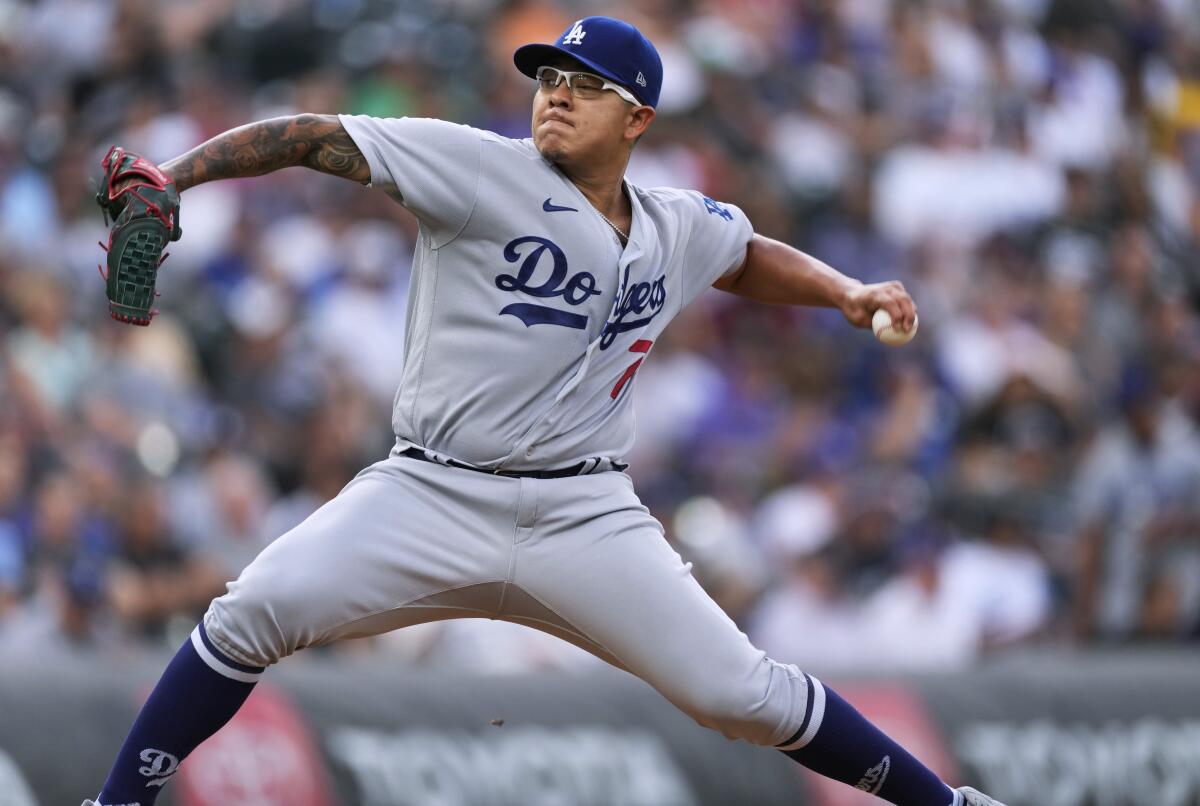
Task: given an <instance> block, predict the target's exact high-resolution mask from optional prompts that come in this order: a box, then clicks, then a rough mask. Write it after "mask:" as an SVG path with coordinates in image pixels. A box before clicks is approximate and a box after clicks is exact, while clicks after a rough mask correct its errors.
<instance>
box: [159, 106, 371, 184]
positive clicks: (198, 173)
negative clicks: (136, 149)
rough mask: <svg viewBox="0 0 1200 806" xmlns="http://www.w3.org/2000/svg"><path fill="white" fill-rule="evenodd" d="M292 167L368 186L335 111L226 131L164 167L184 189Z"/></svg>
mask: <svg viewBox="0 0 1200 806" xmlns="http://www.w3.org/2000/svg"><path fill="white" fill-rule="evenodd" d="M292 165H303V166H304V167H306V168H312V169H313V170H314V171H321V172H322V173H327V174H333V175H334V176H344V177H346V178H347V179H353V180H354V181H356V182H362V183H363V184H366V183H367V182H369V181H371V169H370V167H369V166H368V165H367V160H366V158H365V157H363V155H362V152H360V151H359V150H358V146H356V145H355V144H354V141H353V140H351V139H350V135H349V134H347V133H346V130H345V129H344V128H343V127H342V123H341V121H339V120H338V119H337V116H336V115H307V114H306V115H297V116H295V117H282V118H272V119H270V120H263V121H259V122H258V123H250V124H247V125H245V126H240V127H238V128H236V129H230V130H229V131H227V132H225V133H224V134H219V135H217V136H216V137H214V138H213V139H211V140H209V141H208V142H207V143H202V144H201V145H199V146H197V147H196V148H193V149H192V150H191V151H189V152H187V153H186V154H184V155H182V156H179V157H176V158H175V159H173V160H171V161H170V162H167V163H164V164H163V166H162V169H163V170H164V171H166V173H167V175H168V176H170V177H171V178H172V179H174V180H175V186H176V187H177V188H178V189H179V190H180V191H184V190H187V189H188V188H190V187H192V186H194V185H199V184H200V183H201V182H211V181H213V180H215V179H232V178H235V177H241V176H261V175H262V174H266V173H270V172H271V171H278V170H279V169H280V168H287V167H289V166H292Z"/></svg>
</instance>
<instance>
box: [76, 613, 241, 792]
mask: <svg viewBox="0 0 1200 806" xmlns="http://www.w3.org/2000/svg"><path fill="white" fill-rule="evenodd" d="M262 671H263V670H262V669H259V668H255V667H251V666H244V665H242V664H239V663H236V662H234V661H232V660H230V659H229V658H228V657H226V656H225V655H223V654H221V653H220V652H219V651H218V650H217V648H216V647H214V646H213V645H212V642H211V641H209V640H208V636H207V634H205V632H204V627H203V625H201V626H198V627H197V628H196V630H195V631H194V632H193V633H192V635H191V637H190V638H189V639H188V640H187V641H184V643H183V646H181V647H180V648H179V651H178V652H177V653H176V654H175V657H174V658H173V659H172V660H171V662H170V663H169V664H168V665H167V669H166V671H164V672H163V675H162V677H160V678H159V680H158V685H156V686H155V687H154V691H153V692H151V694H150V697H149V699H147V700H146V704H145V705H143V706H142V710H141V713H139V714H138V716H137V719H136V720H134V723H133V727H132V728H131V729H130V731H129V735H128V736H127V737H126V738H125V744H123V745H122V746H121V751H120V752H119V753H118V754H117V760H116V761H115V762H114V763H113V767H112V771H111V772H109V774H108V780H107V781H106V782H105V783H104V789H102V790H101V791H100V797H99V803H100V804H101V806H110V804H136V806H151V804H153V803H154V801H155V799H156V798H157V797H158V794H159V793H160V792H161V791H162V788H163V785H164V784H166V783H167V781H168V780H170V778H171V776H172V775H174V774H175V771H176V770H177V769H178V768H179V763H180V762H181V761H183V759H184V758H185V757H186V756H187V755H188V753H190V752H192V751H193V750H195V749H196V747H197V746H198V745H199V744H200V743H201V742H202V741H204V740H205V739H207V738H208V737H209V736H211V735H213V734H214V733H216V732H217V731H218V730H220V729H221V727H222V726H223V725H224V724H225V723H226V722H228V721H229V720H230V719H232V718H233V715H234V714H235V713H237V710H238V709H239V708H241V707H242V703H244V702H245V701H246V697H248V696H249V695H250V692H251V691H252V690H253V689H254V684H255V683H256V682H257V681H258V679H259V677H261V674H262Z"/></svg>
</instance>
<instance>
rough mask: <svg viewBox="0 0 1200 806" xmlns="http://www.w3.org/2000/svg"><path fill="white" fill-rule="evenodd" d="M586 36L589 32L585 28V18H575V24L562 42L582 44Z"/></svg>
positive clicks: (565, 43)
mask: <svg viewBox="0 0 1200 806" xmlns="http://www.w3.org/2000/svg"><path fill="white" fill-rule="evenodd" d="M585 36H587V32H586V31H584V30H583V20H575V25H573V26H572V27H571V30H569V31H567V35H566V36H564V37H563V41H562V43H563V44H564V45H582V44H583V38H584V37H585Z"/></svg>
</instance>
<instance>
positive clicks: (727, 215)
mask: <svg viewBox="0 0 1200 806" xmlns="http://www.w3.org/2000/svg"><path fill="white" fill-rule="evenodd" d="M701 198H703V199H704V209H706V210H708V213H709V215H719V216H720V217H721V218H723V219H725V220H726V221H732V220H733V213H731V212H729V210H728V209H726V208H724V207H722V206H721V205H719V204H717V203H716V202H715V201H713V200H712V199H710V198H709V197H708V196H703V197H701Z"/></svg>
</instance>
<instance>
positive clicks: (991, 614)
mask: <svg viewBox="0 0 1200 806" xmlns="http://www.w3.org/2000/svg"><path fill="white" fill-rule="evenodd" d="M593 13H610V14H614V15H617V16H622V17H625V18H627V19H629V20H630V21H632V22H634V23H636V24H637V25H639V26H640V27H641V28H642V29H643V30H644V31H645V32H646V33H647V34H648V35H649V36H650V38H651V39H652V41H654V42H655V43H656V45H657V46H658V49H659V51H660V53H661V54H662V57H663V61H664V65H665V73H666V80H665V85H664V88H663V95H662V102H661V105H660V107H659V116H658V119H657V121H656V122H655V124H654V126H653V127H652V129H651V132H650V133H649V134H648V135H647V136H646V137H645V139H644V140H643V141H642V142H641V143H640V144H639V145H638V147H637V149H636V151H635V153H634V159H633V162H632V164H631V168H630V180H631V181H633V182H635V183H637V184H639V185H643V186H653V185H659V184H668V185H676V186H683V187H693V188H697V189H700V190H702V191H704V192H705V193H706V194H708V195H709V196H712V197H713V198H716V199H719V200H722V201H727V202H731V203H734V204H737V205H739V206H741V207H742V208H743V209H744V210H745V211H746V212H747V214H748V215H749V216H750V219H751V221H752V222H754V224H755V227H756V229H757V230H758V231H759V232H760V233H763V234H765V235H768V236H772V237H776V238H780V239H782V240H786V241H788V242H790V243H792V244H795V245H796V246H798V247H800V248H802V249H804V250H806V251H809V252H810V253H812V254H814V255H816V256H818V257H820V258H821V259H823V260H825V261H826V262H828V263H830V264H832V265H833V266H835V267H837V268H838V269H840V270H841V271H843V272H845V273H847V274H850V275H852V276H855V277H858V278H860V279H862V280H864V281H869V282H874V281H881V280H887V279H898V280H902V281H903V282H904V283H905V284H906V286H907V287H908V289H909V290H910V292H911V293H912V294H913V296H914V297H915V298H916V300H917V302H918V305H919V306H920V315H921V326H920V333H919V335H918V336H917V338H916V340H915V341H913V342H912V343H911V344H910V345H908V346H907V347H905V348H903V349H895V348H887V347H883V346H882V345H880V344H879V343H878V342H876V341H875V340H874V339H873V338H872V337H871V335H870V333H868V332H865V331H857V330H854V329H852V328H850V327H849V326H847V325H846V323H845V322H844V320H842V319H841V317H840V315H839V314H838V313H837V312H836V311H827V310H818V309H785V308H768V307H764V306H757V305H753V304H750V303H745V302H743V301H741V300H739V299H737V298H735V297H732V296H730V295H726V294H720V293H718V292H715V291H713V292H710V293H708V294H706V295H704V296H703V297H702V298H701V299H700V300H699V301H698V302H697V303H696V304H695V305H693V306H692V308H690V309H689V310H687V311H685V312H684V314H683V315H681V316H680V317H679V318H678V319H677V320H676V322H675V323H674V324H673V326H672V327H671V328H670V329H668V331H667V335H666V336H665V337H664V338H663V339H662V340H661V342H660V343H659V344H658V345H656V347H655V351H654V356H653V358H652V360H650V361H649V362H648V363H647V364H646V366H645V367H644V369H643V370H642V371H641V372H640V373H639V376H638V380H637V383H636V384H635V386H634V395H635V396H636V399H637V412H638V432H639V443H638V446H637V448H636V450H635V453H634V454H633V455H632V456H631V457H629V460H630V462H631V469H630V471H629V472H630V473H631V475H632V476H633V477H634V480H635V483H636V484H637V486H638V489H639V492H640V494H641V495H642V497H643V500H644V501H645V503H646V504H647V506H649V507H650V508H651V510H652V511H653V512H654V514H655V515H656V516H657V517H658V518H659V519H660V520H661V521H662V522H663V524H664V525H665V526H666V528H667V532H668V536H669V537H670V539H671V540H672V541H673V542H674V544H675V545H676V546H677V548H678V549H679V551H680V553H681V554H682V555H683V556H684V557H685V558H686V559H688V560H689V561H691V562H693V563H694V566H695V573H696V574H697V577H698V578H699V579H700V580H701V582H702V584H703V585H705V587H706V588H707V589H708V590H709V591H710V593H712V595H713V596H714V597H715V598H716V599H717V600H718V601H719V602H720V604H721V605H722V606H723V607H724V608H725V609H726V610H727V612H729V613H730V615H731V616H732V617H733V618H734V619H735V620H736V621H737V622H738V624H739V625H740V626H741V627H742V628H743V629H744V630H746V631H747V633H748V634H749V635H750V636H751V638H752V639H753V640H755V641H756V642H757V643H758V644H759V645H760V646H761V647H762V648H763V649H765V650H767V651H768V652H770V653H771V654H772V655H774V656H775V657H777V658H778V659H780V660H784V661H794V662H797V663H799V664H801V665H803V666H804V667H805V668H808V669H811V670H815V671H824V670H862V669H866V670H872V671H891V670H938V669H955V668H962V667H965V666H968V665H970V664H973V663H976V662H978V661H979V660H980V659H981V658H986V657H987V656H988V655H989V654H990V653H993V652H997V651H1003V650H1004V649H1006V648H1008V647H1013V646H1023V645H1052V646H1076V645H1087V644H1091V643H1094V642H1137V641H1167V642H1175V643H1186V642H1193V643H1194V642H1195V641H1196V640H1197V638H1200V435H1198V434H1197V423H1198V420H1200V372H1197V370H1198V369H1200V316H1198V311H1200V4H1197V2H1196V0H791V1H790V2H789V1H788V0H756V2H734V1H733V0H649V1H644V2H637V3H632V2H626V3H620V2H617V3H604V4H598V3H590V2H581V1H576V0H559V1H558V2H555V1H553V0H509V1H508V2H505V1H503V0H445V1H444V2H421V1H420V0H304V1H303V2H301V1H300V0H253V1H251V0H208V1H207V2H204V3H192V2H186V0H159V1H157V2H156V1H153V0H40V2H32V1H31V0H30V1H22V0H0V245H2V248H0V289H2V293H0V656H4V655H6V654H8V653H17V652H37V651H50V650H51V649H55V650H61V651H65V652H97V651H98V652H102V653H109V654H114V653H117V654H119V653H124V652H130V651H135V650H137V649H138V648H139V647H142V646H164V647H165V646H168V645H174V644H176V643H177V642H178V641H179V640H181V638H182V637H183V636H184V635H186V634H187V631H188V630H190V628H191V626H192V625H193V624H194V623H195V620H196V619H197V617H198V616H199V615H201V614H202V613H203V611H204V609H205V607H206V606H207V603H208V601H209V600H210V599H211V598H212V597H213V596H215V595H219V593H220V592H221V591H222V590H223V589H224V584H225V582H226V581H227V580H229V579H232V578H233V577H235V576H236V575H237V573H238V572H239V571H240V569H241V568H242V567H244V565H245V564H246V563H248V562H249V561H250V559H252V558H253V557H254V556H255V554H256V553H257V552H258V551H259V550H261V549H262V548H263V547H264V546H265V545H267V544H268V543H269V542H270V541H271V540H273V539H275V538H276V537H278V536H279V535H281V534H283V533H285V532H286V531H287V530H288V529H290V528H291V527H292V526H294V525H295V524H297V523H299V522H300V521H301V520H303V519H304V518H305V517H307V516H308V515H309V514H310V513H311V512H313V511H314V510H315V509H316V508H317V507H319V506H320V505H321V504H322V503H323V502H324V501H326V500H328V499H329V498H331V497H332V496H334V495H336V494H337V492H338V490H340V489H341V487H342V486H343V485H344V484H345V483H346V482H347V481H348V480H349V479H350V478H351V477H352V476H353V475H354V473H356V472H357V471H358V469H360V468H361V467H364V466H365V465H367V464H369V463H371V462H373V461H376V460H378V459H380V458H383V456H385V455H386V453H387V451H388V449H389V448H390V446H391V443H392V435H391V432H390V426H389V411H390V404H391V399H392V394H393V392H394V389H395V384H396V381H397V379H398V376H399V371H400V368H401V366H402V362H403V360H404V358H403V328H404V318H405V302H406V293H407V285H408V273H409V269H410V256H411V250H412V243H413V238H414V235H415V231H416V225H415V221H414V220H413V219H412V218H411V216H409V215H408V214H407V213H406V212H405V211H404V210H403V209H402V208H401V207H399V206H398V205H396V204H395V203H393V202H391V201H390V200H388V199H387V198H386V197H384V196H383V195H382V194H380V193H378V192H372V191H367V190H364V189H362V188H361V187H358V186H356V185H354V184H352V183H348V182H345V181H343V180H339V179H335V178H332V177H328V176H323V175H318V174H315V173H311V172H307V171H305V170H303V169H292V170H289V171H284V172H282V173H278V174H274V175H271V176H268V177H263V178H259V179H253V180H240V181H236V182H223V183H215V184H209V185H204V186H201V187H197V188H194V189H192V190H189V191H188V192H187V193H186V194H185V196H184V199H183V210H182V215H181V222H182V225H183V231H184V237H183V239H182V240H181V241H180V242H179V243H177V244H173V245H172V248H171V249H170V252H171V256H170V258H169V259H168V261H167V262H166V264H165V266H164V269H163V272H162V274H161V278H160V286H159V288H160V290H161V291H162V294H163V296H162V299H161V300H160V302H161V306H160V307H161V308H162V313H161V315H160V316H159V317H158V318H157V319H156V320H155V321H154V324H153V325H152V326H151V327H149V328H134V327H129V326H124V325H119V324H117V323H115V322H113V321H112V320H110V319H109V318H108V314H107V309H106V304H105V300H104V294H103V281H102V280H101V279H100V278H99V277H98V276H97V273H96V266H97V263H99V262H100V261H101V259H102V257H103V252H102V251H101V249H100V247H99V246H98V245H97V240H99V239H103V238H105V229H104V227H103V226H102V222H101V217H100V213H99V210H98V208H97V207H96V206H95V205H94V204H93V203H92V198H91V196H92V194H93V193H94V187H93V185H92V183H93V182H94V179H95V177H96V176H98V174H99V168H98V163H99V159H100V157H101V156H102V155H103V153H104V151H105V150H106V149H107V147H108V145H110V144H112V143H120V144H122V145H124V146H125V147H127V148H129V149H131V150H134V151H138V152H141V153H143V154H145V155H147V156H148V157H150V158H151V159H153V160H155V161H165V160H167V159H169V158H171V157H173V156H176V155H177V154H179V153H181V152H183V151H185V150H187V149H188V148H191V147H192V146H194V145H196V144H197V143H199V142H201V141H203V140H204V139H206V138H208V137H211V136H213V135H216V134H218V133H220V132H222V131H224V130H226V129H228V128H231V127H233V126H236V125H239V124H241V123H245V122H248V121H251V120H256V119H261V118H265V117H271V116H274V115H279V114H290V113H295V112H301V111H304V112H339V111H341V112H356V113H364V114H374V115H380V116H400V115H418V116H430V117H441V118H445V119H449V120H454V121H458V122H463V123H469V124H472V125H475V126H479V127H482V128H487V129H492V130H494V131H498V132H500V133H502V134H505V135H508V136H514V137H526V136H528V134H529V103H530V99H531V97H532V92H533V87H532V84H531V82H530V81H529V80H528V79H526V78H524V77H523V76H521V75H520V74H519V73H517V71H516V70H515V69H514V68H513V67H512V64H511V53H512V50H513V49H514V48H515V47H516V46H517V45H519V44H523V43H524V42H528V41H549V40H551V39H552V38H553V37H554V36H555V35H556V34H558V33H559V32H560V31H562V30H563V29H564V28H565V27H566V26H567V25H568V24H569V23H570V22H571V21H572V20H574V19H576V18H578V17H581V16H584V15H586V14H593ZM347 584H353V581H352V580H348V581H347ZM330 651H331V652H340V653H343V654H345V655H347V656H349V657H357V656H366V657H370V658H376V657H378V656H380V655H385V656H387V657H389V658H392V659H393V660H395V661H397V662H405V663H427V664H435V663H445V662H452V661H453V662H466V663H469V664H471V665H472V666H473V667H475V668H481V669H491V670H495V671H505V670H521V669H527V668H531V667H544V666H555V667H573V666H577V665H581V664H586V663H588V662H589V661H588V660H585V659H583V658H582V657H581V653H580V652H579V651H578V650H575V649H574V648H572V647H569V646H567V645H565V644H560V643H556V642H555V641H554V639H550V638H546V637H542V636H540V635H539V634H537V633H534V632H533V631H530V630H526V629H525V628H520V627H516V626H511V628H509V627H508V625H498V624H488V623H486V622H482V623H477V622H455V623H443V624H437V625H431V626H428V627H424V628H413V629H411V630H406V631H402V632H401V633H397V634H393V635H389V636H384V637H381V638H379V639H373V640H371V641H366V642H363V641H356V642H347V643H345V644H343V645H340V646H339V647H338V648H336V649H333V650H330Z"/></svg>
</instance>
